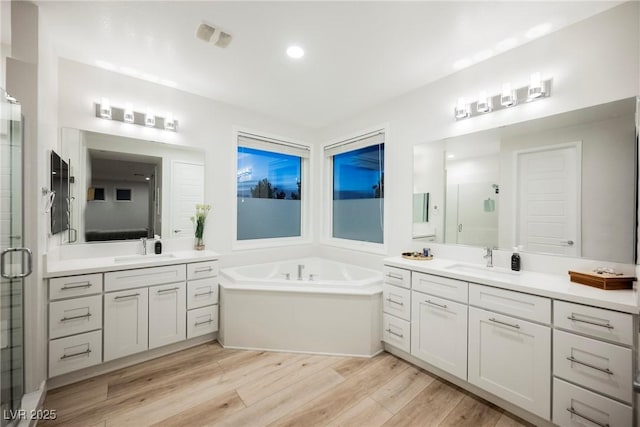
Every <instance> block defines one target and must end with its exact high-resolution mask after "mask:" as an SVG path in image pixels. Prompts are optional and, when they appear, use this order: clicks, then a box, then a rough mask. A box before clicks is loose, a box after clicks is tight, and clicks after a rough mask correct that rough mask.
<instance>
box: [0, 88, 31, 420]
mask: <svg viewBox="0 0 640 427" xmlns="http://www.w3.org/2000/svg"><path fill="white" fill-rule="evenodd" d="M22 218H23V216H22V117H21V109H20V105H19V104H18V103H17V102H15V100H13V99H12V98H10V97H7V95H6V93H5V92H4V90H2V89H0V246H1V247H0V253H1V256H0V273H1V274H0V276H1V277H0V374H1V376H0V392H1V395H0V397H1V400H0V404H1V410H2V416H1V417H0V425H2V426H8V425H13V424H14V423H15V424H17V421H19V418H20V415H19V412H18V411H19V409H20V403H21V399H22V395H23V394H24V369H23V363H24V355H23V351H24V346H23V343H24V329H23V281H24V280H23V278H24V277H26V276H28V275H29V274H30V273H31V252H30V251H29V250H28V249H26V248H24V245H23V242H22V231H23V225H22Z"/></svg>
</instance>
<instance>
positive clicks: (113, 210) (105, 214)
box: [85, 180, 150, 231]
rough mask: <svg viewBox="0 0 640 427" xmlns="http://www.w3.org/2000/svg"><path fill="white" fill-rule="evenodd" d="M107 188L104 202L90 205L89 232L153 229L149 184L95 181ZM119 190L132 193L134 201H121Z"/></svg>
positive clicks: (87, 228)
mask: <svg viewBox="0 0 640 427" xmlns="http://www.w3.org/2000/svg"><path fill="white" fill-rule="evenodd" d="M93 186H94V187H102V188H104V193H105V194H104V196H105V197H104V198H105V200H104V201H93V202H88V203H87V210H86V212H85V229H86V231H95V230H100V231H106V230H114V231H122V230H143V229H145V228H150V227H149V183H148V182H123V181H102V180H96V181H93ZM116 188H129V189H131V201H117V200H116V196H115V189H116Z"/></svg>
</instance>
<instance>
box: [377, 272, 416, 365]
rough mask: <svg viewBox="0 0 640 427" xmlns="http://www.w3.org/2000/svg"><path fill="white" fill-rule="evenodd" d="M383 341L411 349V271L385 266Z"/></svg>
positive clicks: (404, 348) (403, 349) (403, 348)
mask: <svg viewBox="0 0 640 427" xmlns="http://www.w3.org/2000/svg"><path fill="white" fill-rule="evenodd" d="M382 299H383V301H382V311H383V313H382V341H384V342H386V343H388V344H391V345H393V346H395V347H397V348H399V349H400V350H402V351H405V352H407V353H409V352H410V351H411V271H409V270H404V269H401V268H395V267H389V266H385V267H384V283H383V284H382Z"/></svg>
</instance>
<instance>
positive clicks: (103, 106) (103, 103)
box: [100, 98, 111, 120]
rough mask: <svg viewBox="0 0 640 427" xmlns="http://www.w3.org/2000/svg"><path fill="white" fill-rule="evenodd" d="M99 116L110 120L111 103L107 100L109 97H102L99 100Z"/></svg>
mask: <svg viewBox="0 0 640 427" xmlns="http://www.w3.org/2000/svg"><path fill="white" fill-rule="evenodd" d="M100 117H102V118H103V119H107V120H111V103H110V102H109V98H102V99H101V100H100Z"/></svg>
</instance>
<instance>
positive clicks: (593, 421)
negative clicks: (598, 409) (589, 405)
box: [567, 407, 609, 427]
mask: <svg viewBox="0 0 640 427" xmlns="http://www.w3.org/2000/svg"><path fill="white" fill-rule="evenodd" d="M567 411H569V412H570V413H571V414H573V415H575V416H576V417H580V418H582V419H583V420H587V421H589V422H590V423H594V424H595V425H597V426H600V427H609V424H604V423H601V422H598V421H596V420H594V419H593V418H589V417H586V416H584V415H582V414H581V413H580V412H578V411H576V410H575V409H573V407H571V408H567Z"/></svg>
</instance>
